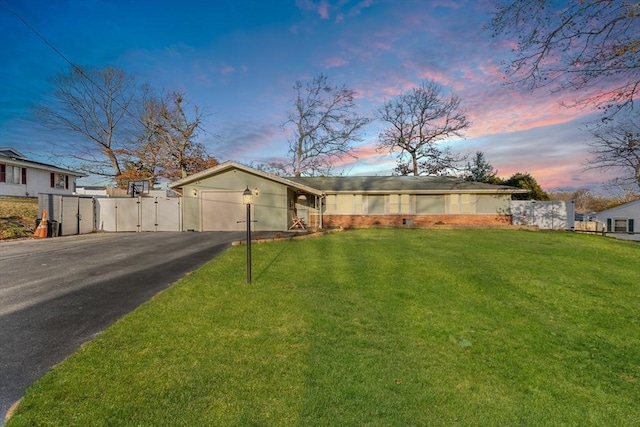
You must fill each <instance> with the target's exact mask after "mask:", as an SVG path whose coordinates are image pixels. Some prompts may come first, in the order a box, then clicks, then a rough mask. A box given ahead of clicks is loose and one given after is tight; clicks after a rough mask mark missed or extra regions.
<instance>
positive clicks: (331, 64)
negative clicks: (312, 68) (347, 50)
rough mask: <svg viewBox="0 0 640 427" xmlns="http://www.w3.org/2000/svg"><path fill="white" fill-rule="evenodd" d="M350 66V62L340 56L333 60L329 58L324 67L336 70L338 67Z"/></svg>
mask: <svg viewBox="0 0 640 427" xmlns="http://www.w3.org/2000/svg"><path fill="white" fill-rule="evenodd" d="M347 64H349V61H346V60H344V59H342V58H341V57H339V56H334V57H331V58H327V59H326V60H325V61H324V66H325V67H327V68H336V67H342V66H345V65H347Z"/></svg>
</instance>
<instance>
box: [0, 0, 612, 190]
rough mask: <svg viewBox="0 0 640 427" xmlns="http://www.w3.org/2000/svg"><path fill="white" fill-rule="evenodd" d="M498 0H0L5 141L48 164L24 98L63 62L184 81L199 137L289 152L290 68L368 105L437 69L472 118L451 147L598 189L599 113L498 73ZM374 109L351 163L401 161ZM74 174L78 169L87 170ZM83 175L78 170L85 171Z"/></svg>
mask: <svg viewBox="0 0 640 427" xmlns="http://www.w3.org/2000/svg"><path fill="white" fill-rule="evenodd" d="M493 7H494V6H493V1H492V0H478V1H476V0H469V1H466V0H436V1H419V0H415V1H413V0H278V1H275V0H273V1H270V0H232V1H222V0H216V1H189V0H185V1H181V2H177V1H173V0H165V1H136V0H127V1H119V0H112V1H107V0H104V1H99V0H82V1H81V0H0V28H2V31H1V32H0V81H1V82H2V90H1V91H0V146H10V147H14V148H17V149H18V150H20V151H22V152H23V153H25V154H27V155H28V156H30V157H32V158H35V159H38V160H42V161H51V157H50V154H51V152H52V149H51V147H52V146H53V145H54V144H60V143H64V140H65V136H63V135H60V134H55V133H52V132H46V131H43V130H42V128H41V127H39V126H38V123H37V122H36V120H35V118H34V117H33V115H32V113H31V109H32V108H33V107H34V106H36V105H38V104H39V103H41V102H43V101H45V100H46V99H47V95H48V94H49V93H50V92H51V89H52V87H51V84H50V79H51V77H52V76H53V75H54V74H55V73H56V72H60V71H65V70H67V69H68V63H67V62H66V61H65V59H64V58H63V57H62V56H61V55H60V54H59V53H57V52H56V51H55V50H54V49H52V48H51V47H50V46H48V45H47V44H45V43H44V42H43V41H42V40H41V39H40V38H38V36H37V35H35V34H34V33H33V32H32V31H31V30H30V29H29V28H28V27H27V26H26V25H25V24H24V23H23V22H22V21H21V20H20V19H18V18H17V17H16V16H15V15H14V14H13V13H12V12H11V11H10V10H9V9H11V10H12V11H14V12H15V13H17V14H18V15H20V17H22V18H23V19H24V20H26V21H27V22H28V24H29V25H30V26H31V27H33V28H34V29H35V30H37V32H38V33H39V34H41V35H42V36H43V37H44V38H45V39H46V40H47V42H48V43H50V44H51V45H52V46H54V47H55V49H57V50H58V51H59V52H60V53H62V54H63V55H64V56H65V57H66V58H67V59H69V60H70V61H71V62H73V63H75V64H78V65H83V66H92V67H106V66H116V67H120V68H123V69H124V70H126V71H127V72H129V73H131V74H133V75H135V76H136V78H137V79H138V80H139V81H140V82H148V83H150V84H151V85H152V86H154V87H156V88H158V89H164V90H171V91H180V92H184V93H185V94H186V96H187V99H188V100H189V102H190V104H191V105H197V106H198V107H200V108H204V110H205V111H206V120H205V123H204V127H205V129H206V131H207V133H205V134H202V135H201V136H200V138H199V142H202V143H203V144H205V145H206V147H207V148H208V150H209V152H210V153H211V154H212V155H213V156H215V157H216V158H217V159H218V160H220V161H226V160H234V161H238V162H243V163H252V162H253V163H264V162H268V161H273V160H278V159H281V158H284V157H286V154H287V134H286V130H285V129H283V128H282V126H281V125H282V124H283V123H284V122H285V120H286V114H287V111H288V110H289V109H291V106H292V100H293V98H294V96H295V93H294V91H293V85H294V83H295V81H296V80H300V81H306V80H308V79H311V78H312V77H313V76H316V75H318V74H320V73H323V74H325V75H327V76H328V78H329V81H330V83H332V84H334V85H343V84H345V85H347V86H348V87H350V88H352V89H354V90H355V91H356V93H357V104H358V107H359V111H360V112H361V113H363V114H371V115H372V116H373V112H374V111H375V110H376V109H377V108H378V107H379V106H380V105H381V104H382V103H383V102H385V101H387V100H389V99H391V98H392V97H393V96H395V95H397V94H398V93H400V92H402V91H406V90H408V89H410V88H412V87H415V86H418V85H419V84H420V83H421V82H422V81H423V80H424V79H431V80H434V81H436V82H437V83H439V84H441V85H442V86H444V87H445V88H446V89H448V90H451V91H454V92H455V93H456V94H458V95H459V96H460V97H461V99H462V107H463V108H464V109H465V110H466V112H467V115H468V117H469V118H470V119H471V121H472V122H473V125H472V127H471V128H470V129H469V130H468V131H467V133H466V138H465V139H463V140H456V141H450V142H448V143H449V144H450V145H451V146H452V148H453V149H454V151H458V152H463V153H473V152H475V151H477V150H481V151H483V152H484V153H485V157H486V158H487V159H488V160H489V161H490V162H491V163H492V164H493V166H494V167H495V168H496V169H498V172H499V176H502V177H508V176H510V175H511V174H513V173H515V172H529V173H531V174H532V175H533V176H534V177H535V178H536V179H537V180H538V182H539V183H540V184H541V185H542V186H543V188H545V189H547V190H552V189H578V188H592V189H595V188H597V187H598V186H599V185H600V184H601V183H602V182H604V181H606V180H608V179H609V178H608V177H606V176H603V175H602V174H600V173H599V172H597V171H589V172H585V171H583V166H582V165H583V163H584V162H585V160H586V157H587V151H586V142H587V140H588V137H589V135H588V134H586V133H585V132H584V131H582V129H583V127H584V126H583V125H582V124H583V123H584V122H585V121H587V120H588V119H589V118H590V117H593V111H590V110H585V109H582V110H577V109H566V108H563V107H561V106H560V103H561V102H562V101H570V100H571V99H572V96H573V95H572V94H563V95H558V94H556V95H553V96H552V95H550V94H548V93H547V92H545V91H537V92H535V93H531V92H529V91H527V90H526V89H524V88H518V87H513V86H507V85H504V84H503V83H504V79H503V77H504V74H503V69H504V65H503V63H504V61H505V60H508V59H509V54H510V48H511V47H512V43H511V42H509V41H508V40H495V39H492V38H491V35H490V33H489V32H488V31H486V30H484V29H483V26H484V25H486V24H487V23H488V22H489V20H490V19H491V12H492V10H493ZM382 126H383V124H382V123H380V122H378V121H374V122H373V123H372V124H371V125H370V126H368V127H367V128H366V130H365V134H364V137H365V140H364V141H363V142H362V143H359V144H357V146H356V150H355V153H356V154H357V156H358V159H357V160H355V161H354V160H352V159H349V160H347V161H345V163H344V164H341V165H338V167H337V168H336V172H342V173H347V174H367V175H382V174H389V173H390V171H391V170H392V169H393V166H394V165H395V157H394V156H393V155H389V154H388V153H384V152H377V151H376V150H375V147H376V144H377V135H378V133H379V131H380V130H381V129H382ZM81 183H82V181H81ZM85 183H87V181H85Z"/></svg>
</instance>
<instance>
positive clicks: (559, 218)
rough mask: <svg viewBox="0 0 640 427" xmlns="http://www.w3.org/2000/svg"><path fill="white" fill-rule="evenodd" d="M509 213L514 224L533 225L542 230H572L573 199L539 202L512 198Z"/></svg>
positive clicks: (573, 216) (573, 215)
mask: <svg viewBox="0 0 640 427" xmlns="http://www.w3.org/2000/svg"><path fill="white" fill-rule="evenodd" d="M511 215H512V218H513V219H512V221H513V224H514V225H533V226H537V227H538V228H540V229H543V230H573V229H574V218H575V212H574V205H573V201H572V200H571V201H568V202H563V201H553V202H539V201H537V200H512V201H511Z"/></svg>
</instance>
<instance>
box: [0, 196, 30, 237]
mask: <svg viewBox="0 0 640 427" xmlns="http://www.w3.org/2000/svg"><path fill="white" fill-rule="evenodd" d="M37 216H38V199H37V198H35V197H0V240H3V239H15V238H19V237H29V236H31V235H33V231H34V228H35V224H36V217H37Z"/></svg>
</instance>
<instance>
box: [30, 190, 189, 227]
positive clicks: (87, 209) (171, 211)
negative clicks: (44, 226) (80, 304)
mask: <svg viewBox="0 0 640 427" xmlns="http://www.w3.org/2000/svg"><path fill="white" fill-rule="evenodd" d="M38 208H39V218H42V213H43V211H44V210H46V211H47V214H48V218H49V221H50V222H51V223H52V224H55V227H56V231H58V232H57V233H55V234H53V235H54V236H55V235H61V236H69V235H74V234H86V233H92V232H94V231H113V232H125V231H181V230H182V211H181V209H180V199H179V198H166V197H135V198H132V197H109V198H104V197H91V196H66V195H65V196H63V195H59V194H40V195H39V197H38Z"/></svg>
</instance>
